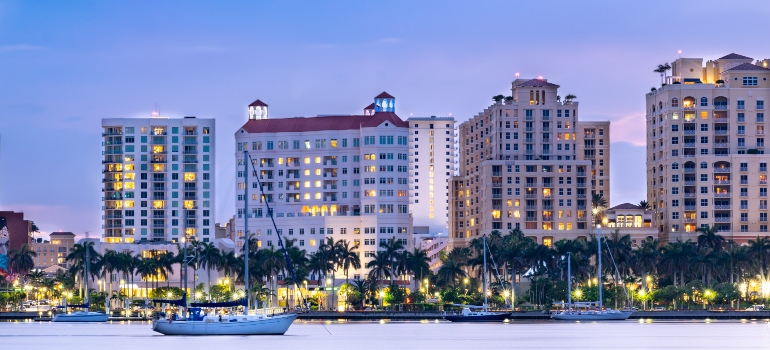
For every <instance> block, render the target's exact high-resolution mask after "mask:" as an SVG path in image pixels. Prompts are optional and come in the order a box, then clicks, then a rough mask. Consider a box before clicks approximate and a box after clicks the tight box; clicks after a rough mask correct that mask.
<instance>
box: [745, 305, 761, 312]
mask: <svg viewBox="0 0 770 350" xmlns="http://www.w3.org/2000/svg"><path fill="white" fill-rule="evenodd" d="M764 309H765V304H755V305H751V306H749V307H747V308H746V311H762V310H764Z"/></svg>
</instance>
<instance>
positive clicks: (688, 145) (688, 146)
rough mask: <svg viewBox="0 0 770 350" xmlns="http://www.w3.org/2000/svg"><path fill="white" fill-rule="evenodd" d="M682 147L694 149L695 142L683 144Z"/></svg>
mask: <svg viewBox="0 0 770 350" xmlns="http://www.w3.org/2000/svg"><path fill="white" fill-rule="evenodd" d="M684 146H685V147H687V148H692V147H695V142H685V143H684Z"/></svg>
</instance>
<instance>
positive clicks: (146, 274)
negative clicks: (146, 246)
mask: <svg viewBox="0 0 770 350" xmlns="http://www.w3.org/2000/svg"><path fill="white" fill-rule="evenodd" d="M135 259H136V260H135V262H137V264H136V273H137V274H139V277H141V278H142V279H143V280H144V295H145V296H146V297H149V296H150V294H149V292H148V290H147V284H148V282H150V281H151V280H152V278H153V276H155V274H156V273H157V270H158V268H157V264H156V262H155V259H152V258H142V256H141V255H136V257H135Z"/></svg>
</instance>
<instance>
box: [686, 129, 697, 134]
mask: <svg viewBox="0 0 770 350" xmlns="http://www.w3.org/2000/svg"><path fill="white" fill-rule="evenodd" d="M684 134H685V135H695V129H685V130H684Z"/></svg>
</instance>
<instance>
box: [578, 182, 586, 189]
mask: <svg viewBox="0 0 770 350" xmlns="http://www.w3.org/2000/svg"><path fill="white" fill-rule="evenodd" d="M576 186H577V187H578V188H585V187H586V183H585V182H578V183H577V185H576Z"/></svg>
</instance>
